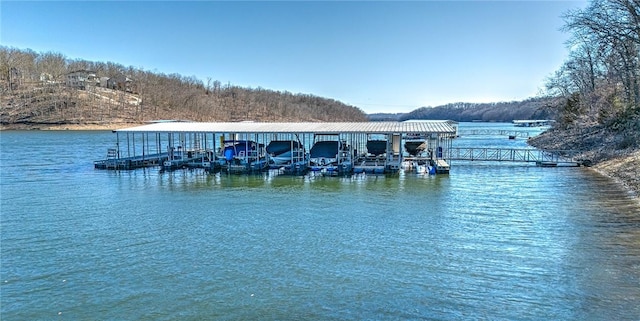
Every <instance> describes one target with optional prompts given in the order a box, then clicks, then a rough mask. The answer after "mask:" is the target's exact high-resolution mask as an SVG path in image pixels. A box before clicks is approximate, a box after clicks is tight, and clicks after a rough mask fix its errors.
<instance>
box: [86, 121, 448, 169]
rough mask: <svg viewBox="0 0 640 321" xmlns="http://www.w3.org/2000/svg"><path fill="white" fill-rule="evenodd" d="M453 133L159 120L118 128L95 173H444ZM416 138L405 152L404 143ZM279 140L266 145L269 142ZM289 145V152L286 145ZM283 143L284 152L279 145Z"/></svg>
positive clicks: (394, 125)
mask: <svg viewBox="0 0 640 321" xmlns="http://www.w3.org/2000/svg"><path fill="white" fill-rule="evenodd" d="M456 131H457V128H455V127H454V126H453V125H452V123H451V122H447V121H415V122H414V121H406V122H331V123H326V122H317V123H312V122H303V123H264V122H223V123H200V122H157V123H150V124H147V125H142V126H137V127H131V128H124V129H118V130H115V131H113V132H114V133H115V136H116V143H115V147H114V148H110V149H109V151H108V153H107V158H106V159H104V160H99V161H95V162H94V166H95V168H96V169H109V170H132V169H136V168H142V167H150V166H160V167H161V168H162V169H163V170H174V169H177V168H183V167H201V168H204V169H205V170H208V171H211V172H229V173H251V172H260V171H266V170H269V169H278V170H279V171H280V172H283V173H290V174H294V175H301V174H304V173H306V172H307V171H313V172H315V173H318V174H323V175H350V174H353V173H372V174H381V173H393V172H397V171H399V170H400V169H401V168H402V164H403V162H405V158H407V157H412V158H414V159H416V160H419V161H420V162H426V163H427V164H430V165H432V166H435V167H436V168H438V169H439V170H438V172H440V173H448V171H449V164H448V162H447V160H446V159H445V157H444V156H445V155H444V153H443V152H442V151H443V150H447V149H450V148H451V144H452V139H453V138H454V137H455V135H456ZM416 139H417V140H420V141H421V142H422V144H420V145H419V146H420V149H419V150H416V151H413V152H412V154H411V155H409V154H408V153H407V151H406V150H405V142H406V141H408V140H412V141H416ZM272 142H277V144H272V145H271V146H276V147H273V148H271V150H269V148H265V147H268V146H270V143H272ZM289 142H290V146H291V147H290V149H289V148H286V146H287V143H289ZM283 146H284V147H283Z"/></svg>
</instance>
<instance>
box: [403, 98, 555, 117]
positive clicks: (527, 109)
mask: <svg viewBox="0 0 640 321" xmlns="http://www.w3.org/2000/svg"><path fill="white" fill-rule="evenodd" d="M555 102H556V99H555V98H547V97H545V98H541V97H539V98H530V99H527V100H523V101H512V102H497V103H461V102H460V103H452V104H446V105H442V106H437V107H422V108H418V109H416V110H414V111H412V112H409V113H406V114H402V115H400V116H399V117H398V120H401V121H403V120H409V119H448V120H455V121H462V122H469V121H485V122H491V121H494V122H510V121H512V120H514V119H553V118H554V117H555V115H554V109H553V108H552V106H553V105H554V104H555Z"/></svg>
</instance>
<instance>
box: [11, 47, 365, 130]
mask: <svg viewBox="0 0 640 321" xmlns="http://www.w3.org/2000/svg"><path fill="white" fill-rule="evenodd" d="M0 92H1V93H2V98H1V100H0V103H1V104H0V120H1V123H2V124H3V125H7V124H111V123H140V122H145V121H152V120H159V119H182V120H193V121H245V120H250V121H267V122H269V121H274V122H275V121H366V114H365V113H364V112H363V111H362V110H360V109H359V108H357V107H354V106H349V105H346V104H343V103H341V102H339V101H336V100H333V99H328V98H322V97H318V96H314V95H311V94H294V93H290V92H280V91H273V90H268V89H263V88H243V87H239V86H234V85H232V84H224V85H223V84H222V83H221V82H220V81H217V80H215V81H214V80H212V79H211V78H208V79H207V82H206V84H205V83H204V82H203V81H201V80H199V79H197V78H195V77H185V76H181V75H178V74H168V75H167V74H162V73H154V72H150V71H146V70H140V69H137V68H133V67H124V66H122V65H119V64H116V63H112V62H106V63H105V62H92V61H86V60H70V59H68V58H66V57H65V56H64V55H62V54H59V53H52V52H46V53H37V52H34V51H32V50H29V49H26V50H23V49H16V48H8V47H2V46H0Z"/></svg>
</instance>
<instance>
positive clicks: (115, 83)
mask: <svg viewBox="0 0 640 321" xmlns="http://www.w3.org/2000/svg"><path fill="white" fill-rule="evenodd" d="M109 81H110V83H109V88H112V89H116V90H122V91H126V92H129V93H131V92H133V79H131V78H129V77H127V76H125V75H118V76H115V77H113V78H111V79H109Z"/></svg>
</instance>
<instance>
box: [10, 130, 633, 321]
mask: <svg viewBox="0 0 640 321" xmlns="http://www.w3.org/2000/svg"><path fill="white" fill-rule="evenodd" d="M481 125H482V124H468V126H481ZM463 126H467V124H463ZM484 126H503V127H504V126H508V125H505V124H489V125H484ZM0 139H1V143H2V153H0V170H1V180H0V188H1V190H0V192H1V194H0V196H1V215H0V223H1V227H2V233H1V234H0V237H1V245H2V247H1V256H2V257H1V261H2V266H1V267H0V295H1V299H2V305H1V306H0V313H1V317H2V319H3V320H25V319H35V320H42V319H44V320H48V319H53V318H67V319H73V320H84V319H149V320H151V319H152V320H158V319H167V320H175V319H225V320H236V319H261V320H264V319H272V320H281V319H306V320H309V319H317V320H330V319H340V320H361V319H374V320H398V319H438V320H460V319H500V320H530V319H545V320H582V319H607V320H609V319H611V320H614V319H615V320H637V319H638V316H640V308H638V306H640V304H639V303H640V215H638V213H640V205H639V204H638V203H637V202H635V201H633V200H632V199H631V198H629V196H628V195H627V194H626V193H625V192H624V191H623V190H621V189H620V187H619V186H617V185H615V184H614V183H613V182H611V181H610V180H608V179H606V178H604V177H602V176H600V175H599V174H597V173H595V172H593V171H592V170H590V169H585V168H538V167H534V166H521V165H518V164H482V163H466V164H465V163H454V164H453V166H452V170H451V174H449V175H435V176H433V175H432V176H430V175H426V176H425V175H416V174H412V173H400V174H397V175H388V176H384V175H381V176H375V175H374V176H372V175H360V176H353V177H322V176H317V177H316V176H305V177H289V176H274V175H252V176H242V175H225V174H215V175H210V174H206V173H204V172H202V171H199V170H179V171H175V172H164V173H160V172H159V171H158V170H157V169H153V168H151V169H145V170H136V171H118V172H116V171H96V170H93V168H92V163H91V162H92V161H93V160H96V159H100V158H102V157H103V154H104V152H105V151H106V149H107V148H108V146H110V144H111V143H112V142H113V140H112V139H113V137H112V134H111V133H109V132H6V133H4V132H3V133H2V135H1V136H0ZM485 140H486V141H491V143H493V144H503V143H504V144H509V145H513V146H516V147H518V146H526V141H525V140H522V139H519V140H515V141H513V140H508V139H506V138H505V139H504V140H500V138H499V137H493V138H483V137H475V138H465V137H463V138H461V139H460V140H457V141H456V144H468V143H470V141H471V142H473V143H474V144H481V143H482V142H483V141H485ZM485 143H486V142H485Z"/></svg>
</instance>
